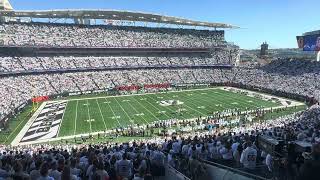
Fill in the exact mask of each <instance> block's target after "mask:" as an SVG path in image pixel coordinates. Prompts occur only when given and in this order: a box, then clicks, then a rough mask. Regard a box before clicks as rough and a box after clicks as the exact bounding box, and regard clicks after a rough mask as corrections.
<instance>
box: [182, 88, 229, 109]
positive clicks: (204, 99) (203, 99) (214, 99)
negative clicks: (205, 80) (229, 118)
mask: <svg viewBox="0 0 320 180" xmlns="http://www.w3.org/2000/svg"><path fill="white" fill-rule="evenodd" d="M182 93H183V92H182ZM210 97H211V96H210ZM192 101H197V99H194V100H193V99H192ZM201 101H205V102H208V101H207V100H206V98H202V99H201ZM213 101H216V102H218V103H220V104H221V107H222V108H223V109H227V108H226V107H225V106H224V105H223V104H226V103H224V102H222V101H219V100H217V99H216V98H213ZM208 103H209V104H210V105H209V107H212V106H211V104H212V102H208ZM200 104H203V103H201V102H200ZM226 105H227V104H226ZM227 106H229V105H227ZM230 107H232V108H233V106H230ZM214 109H215V108H214ZM219 109H220V108H219ZM223 109H222V110H223ZM219 111H221V110H219Z"/></svg>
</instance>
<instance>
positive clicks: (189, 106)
mask: <svg viewBox="0 0 320 180" xmlns="http://www.w3.org/2000/svg"><path fill="white" fill-rule="evenodd" d="M169 98H170V97H169ZM192 104H193V103H192ZM183 105H184V106H186V107H188V108H189V109H190V110H194V111H198V110H196V109H193V108H192V107H190V106H188V105H186V104H185V103H184V104H183ZM193 105H194V104H193ZM198 112H199V113H201V114H203V115H206V114H204V113H202V112H200V111H198ZM186 113H187V114H189V115H191V116H194V114H191V113H189V112H188V111H186ZM184 118H185V117H184ZM185 119H186V118H185Z"/></svg>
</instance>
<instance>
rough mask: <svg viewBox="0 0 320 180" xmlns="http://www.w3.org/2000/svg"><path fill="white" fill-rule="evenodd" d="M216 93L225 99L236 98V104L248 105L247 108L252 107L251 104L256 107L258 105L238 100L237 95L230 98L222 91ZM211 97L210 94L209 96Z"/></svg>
mask: <svg viewBox="0 0 320 180" xmlns="http://www.w3.org/2000/svg"><path fill="white" fill-rule="evenodd" d="M223 91H225V90H223ZM226 92H229V91H226ZM217 94H219V95H221V96H222V97H224V98H226V99H232V100H235V99H236V100H238V104H240V105H241V104H242V106H245V107H248V106H249V107H248V108H251V107H252V108H253V106H254V107H255V108H257V107H258V106H256V105H255V104H254V105H253V106H252V104H250V103H246V102H244V101H242V100H240V99H239V98H237V96H234V97H232V98H229V97H228V96H226V95H224V94H223V93H219V92H217ZM211 97H212V96H211ZM224 105H226V106H229V105H228V104H226V103H225V104H224Z"/></svg>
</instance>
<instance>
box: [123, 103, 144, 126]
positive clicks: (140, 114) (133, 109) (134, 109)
mask: <svg viewBox="0 0 320 180" xmlns="http://www.w3.org/2000/svg"><path fill="white" fill-rule="evenodd" d="M128 104H129V105H130V106H131V107H132V109H133V110H135V111H136V112H137V113H139V112H138V111H137V109H136V108H135V107H134V106H132V104H131V103H130V102H129V101H128ZM141 114H143V113H140V115H139V117H141V118H142V119H143V120H144V121H145V122H146V123H147V124H149V122H148V121H146V119H145V118H144V117H143V115H144V114H143V115H141Z"/></svg>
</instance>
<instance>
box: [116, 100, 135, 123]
mask: <svg viewBox="0 0 320 180" xmlns="http://www.w3.org/2000/svg"><path fill="white" fill-rule="evenodd" d="M114 99H115V100H116V101H117V103H118V104H119V106H120V108H121V109H122V111H123V112H124V113H125V114H126V115H127V116H128V118H129V121H130V122H131V124H132V125H133V124H134V123H133V121H132V119H131V117H130V116H129V114H128V113H127V111H125V110H124V109H123V107H122V106H121V104H120V103H119V102H118V100H117V98H114Z"/></svg>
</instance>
